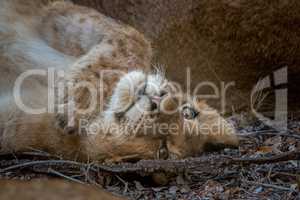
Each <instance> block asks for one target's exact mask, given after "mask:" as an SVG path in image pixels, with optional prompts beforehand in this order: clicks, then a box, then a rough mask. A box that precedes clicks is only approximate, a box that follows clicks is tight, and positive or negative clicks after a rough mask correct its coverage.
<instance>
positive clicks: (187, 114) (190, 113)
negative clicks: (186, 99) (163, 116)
mask: <svg viewBox="0 0 300 200" xmlns="http://www.w3.org/2000/svg"><path fill="white" fill-rule="evenodd" d="M198 114H199V113H198V112H197V111H196V110H195V109H193V108H190V107H184V108H183V109H182V116H183V118H185V119H195V118H196V117H197V115H198Z"/></svg>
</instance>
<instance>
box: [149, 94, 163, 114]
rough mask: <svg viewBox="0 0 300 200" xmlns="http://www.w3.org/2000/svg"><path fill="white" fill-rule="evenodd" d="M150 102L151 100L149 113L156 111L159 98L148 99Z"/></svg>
mask: <svg viewBox="0 0 300 200" xmlns="http://www.w3.org/2000/svg"><path fill="white" fill-rule="evenodd" d="M150 100H151V107H150V109H151V111H155V110H157V109H158V108H159V104H160V102H161V97H159V96H153V97H151V98H150Z"/></svg>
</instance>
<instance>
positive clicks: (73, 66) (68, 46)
mask: <svg viewBox="0 0 300 200" xmlns="http://www.w3.org/2000/svg"><path fill="white" fill-rule="evenodd" d="M33 2H34V1H33ZM1 5H2V8H3V9H1V8H0V14H1V16H2V17H3V18H2V19H4V18H7V19H10V20H11V21H10V24H8V23H7V21H6V20H3V21H2V20H0V36H1V37H0V46H1V48H0V61H1V62H0V64H1V72H2V73H4V76H3V77H4V78H3V79H2V80H0V81H1V85H0V91H1V99H0V100H1V108H0V123H1V124H0V131H1V132H0V147H1V148H0V151H1V152H11V151H28V150H42V151H47V152H50V153H53V154H58V155H62V156H63V157H64V158H68V159H79V160H84V161H86V160H90V161H109V162H115V161H124V160H132V159H133V160H138V159H154V158H157V157H158V158H161V156H160V155H157V153H158V152H160V150H161V149H164V148H166V149H167V150H168V151H170V153H171V154H174V155H176V156H177V157H186V156H193V155H196V154H198V153H200V152H202V150H203V148H202V147H203V145H204V144H205V143H208V142H215V141H214V140H216V142H217V143H218V142H220V143H225V144H233V145H236V144H237V139H236V136H235V135H234V131H233V129H232V128H228V129H225V130H217V131H216V132H217V133H222V134H223V133H230V134H231V137H229V138H227V137H223V136H222V135H221V136H218V135H216V136H213V134H209V135H208V136H203V134H202V133H201V132H197V133H196V134H197V136H195V137H194V136H192V137H187V136H186V135H183V134H182V133H181V132H180V130H178V132H177V134H175V135H172V134H170V133H167V137H164V136H161V135H158V136H155V135H154V133H156V129H154V130H149V131H148V130H147V131H145V132H144V129H143V128H144V126H146V125H147V124H149V123H150V125H153V123H154V122H159V123H167V124H170V122H175V123H176V124H178V125H179V126H180V127H181V128H183V125H184V124H190V125H192V126H198V125H199V124H202V123H203V122H205V123H206V124H207V125H208V126H211V125H212V124H213V122H215V121H219V120H220V121H221V122H222V123H225V124H226V122H225V120H224V119H223V118H222V117H221V116H220V115H219V114H218V113H217V112H216V111H214V112H213V114H210V115H205V114H204V115H199V116H200V118H197V119H195V120H193V121H189V122H186V121H185V120H183V119H182V118H181V117H180V115H178V113H177V114H173V115H171V116H169V115H165V114H164V113H150V114H149V111H150V110H151V104H152V103H153V102H152V101H151V97H154V96H159V95H160V93H161V91H162V90H163V89H164V85H165V80H164V78H163V76H161V75H160V74H154V75H153V74H150V75H149V74H147V73H145V72H144V71H148V70H149V68H150V61H151V56H152V52H151V46H150V44H149V42H148V41H147V40H146V39H145V38H144V36H143V35H142V34H140V33H139V32H137V31H136V30H134V29H133V28H131V27H129V26H126V25H124V24H121V23H119V22H116V21H115V20H113V19H111V18H108V17H106V16H104V15H102V14H100V13H98V12H96V11H94V10H93V9H88V8H85V7H80V6H75V5H73V4H71V3H66V2H55V3H53V4H50V5H48V6H44V7H43V6H42V7H37V8H36V9H37V10H36V12H30V13H29V14H28V12H25V11H24V12H22V10H24V9H25V10H26V9H34V7H26V4H22V3H19V4H10V2H9V1H3V2H2V3H0V7H1ZM29 5H32V4H29ZM8 33H9V34H8ZM8 35H9V36H8ZM51 67H53V68H55V69H59V70H64V72H65V74H66V76H65V77H60V78H59V79H58V80H57V82H61V83H63V84H64V85H68V84H73V85H76V83H78V82H81V81H86V82H87V83H89V84H91V85H93V86H95V88H97V89H99V88H100V87H101V88H102V89H103V97H104V99H100V97H99V96H97V102H96V109H94V110H92V111H91V112H88V113H86V114H80V113H79V112H78V110H79V109H75V110H74V111H75V112H74V113H73V115H71V118H72V119H73V120H74V122H75V123H74V125H72V126H71V127H70V126H69V124H68V121H69V120H70V119H69V117H68V115H66V113H58V112H55V113H46V114H36V115H32V114H31V115H29V114H26V113H24V112H22V111H21V110H20V109H18V108H17V107H16V105H15V104H14V102H13V100H14V99H13V97H12V94H11V91H12V88H13V85H14V81H15V79H16V78H17V77H18V75H19V74H21V73H22V72H24V71H26V70H28V69H48V68H51ZM103 70H119V71H122V72H124V74H114V73H112V72H109V73H108V74H105V76H104V77H102V78H103V83H102V85H100V86H99V85H98V84H99V79H100V78H101V72H102V71H103ZM133 70H140V71H134V72H130V71H133ZM128 79H129V80H131V82H132V84H133V86H134V90H138V87H139V86H141V85H143V84H146V85H147V84H148V82H149V85H151V86H153V85H154V86H155V87H154V88H152V87H146V89H145V91H144V93H143V94H142V95H140V96H137V95H136V94H137V93H138V91H135V92H134V96H129V95H132V94H130V93H128V90H129V87H124V85H126V81H125V82H124V80H128ZM46 81H47V80H46V79H45V78H41V77H31V78H30V79H29V80H26V82H25V85H24V88H23V91H22V92H23V93H24V94H23V95H22V98H23V100H24V101H25V102H26V103H27V104H29V105H32V106H34V107H39V106H45V105H47V101H48V99H47V96H48V94H47V92H48V91H47V83H46ZM57 101H58V102H56V104H55V106H57V108H62V109H63V110H65V109H66V108H68V107H69V106H70V105H72V104H74V105H75V106H76V108H80V109H85V108H87V107H88V106H89V105H90V101H91V95H90V93H89V92H88V91H87V90H86V89H85V88H78V89H75V87H71V90H70V92H69V93H67V94H63V95H57ZM123 103H124V105H126V104H128V103H131V104H132V106H129V107H128V108H126V106H120V105H123ZM138 106H141V108H142V109H138ZM193 106H195V105H194V104H193ZM123 107H125V111H123V110H121V111H122V112H119V109H121V108H123ZM206 108H208V107H207V106H206V104H204V106H203V105H202V106H200V107H199V108H198V107H197V108H196V109H197V110H199V112H202V111H203V110H205V109H206ZM102 109H104V110H102ZM126 109H127V110H126ZM179 113H180V112H179ZM159 114H161V116H159ZM81 119H86V120H87V121H88V122H89V124H101V123H104V124H105V126H107V127H108V128H109V129H108V130H109V132H108V133H105V134H104V130H103V129H100V130H98V131H97V133H96V134H88V133H85V134H83V135H81V134H78V129H79V122H80V120H81ZM113 126H117V127H118V128H120V130H121V131H119V130H118V131H115V130H112V129H111V127H113ZM128 126H129V127H130V129H129V130H126V129H125V128H126V127H128ZM107 127H105V128H107ZM181 130H182V129H181ZM120 132H121V133H120ZM120 136H121V137H120ZM193 138H194V139H193ZM164 140H167V142H166V145H165V142H162V141H164ZM162 157H163V158H167V156H162Z"/></svg>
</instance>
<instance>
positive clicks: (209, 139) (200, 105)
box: [159, 96, 239, 158]
mask: <svg viewBox="0 0 300 200" xmlns="http://www.w3.org/2000/svg"><path fill="white" fill-rule="evenodd" d="M184 106H188V107H189V108H192V109H194V110H195V111H197V112H198V113H199V114H198V115H197V116H196V117H195V118H193V119H185V118H184V117H183V110H182V109H183V107H184ZM161 107H162V108H163V109H165V110H167V111H176V112H173V113H171V114H162V115H161V116H160V119H159V120H160V122H161V123H163V122H167V123H169V124H170V123H175V124H177V125H178V126H177V128H174V129H172V131H170V133H169V135H167V139H166V145H167V148H168V150H169V153H170V157H175V158H186V157H190V156H197V155H199V154H200V153H201V152H203V151H204V148H205V146H206V145H208V144H213V145H216V146H218V145H221V146H228V147H236V146H238V144H239V139H238V137H237V135H236V131H235V129H234V127H233V126H232V125H231V124H230V123H229V122H227V121H226V120H225V119H224V118H223V117H222V116H220V114H219V113H218V112H217V111H216V110H214V109H212V108H211V107H210V106H208V105H207V104H206V102H205V101H201V100H197V99H191V98H186V97H185V96H176V97H173V96H170V97H167V98H166V99H165V100H164V101H163V102H162V105H161Z"/></svg>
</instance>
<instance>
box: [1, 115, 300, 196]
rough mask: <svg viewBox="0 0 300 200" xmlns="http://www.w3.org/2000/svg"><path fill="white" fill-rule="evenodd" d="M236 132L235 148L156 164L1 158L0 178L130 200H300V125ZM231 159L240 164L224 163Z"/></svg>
mask: <svg viewBox="0 0 300 200" xmlns="http://www.w3.org/2000/svg"><path fill="white" fill-rule="evenodd" d="M231 120H234V119H231ZM237 128H238V129H239V135H240V138H241V145H240V146H239V148H238V149H224V150H221V151H219V152H207V153H203V154H201V155H199V157H198V158H190V159H186V160H182V161H171V160H166V161H157V162H158V163H156V164H152V162H153V161H140V162H139V163H140V165H139V163H137V164H133V163H120V164H119V165H101V164H95V163H76V162H73V161H66V160H62V159H60V158H57V157H53V156H50V155H47V154H46V153H43V152H28V153H24V154H20V155H0V158H1V159H0V160H1V161H0V178H1V179H14V180H15V179H18V180H19V179H20V180H24V181H28V180H32V179H42V180H43V179H52V178H60V179H64V180H66V181H74V182H79V183H82V184H91V185H95V186H97V187H99V188H105V189H106V190H107V191H110V192H112V193H115V194H118V195H121V196H126V197H128V198H129V199H187V200H189V199H191V200H196V199H199V200H200V199H201V200H202V199H278V200H281V199H299V198H300V194H299V184H300V176H299V173H300V162H299V159H300V122H299V121H298V122H295V121H293V122H290V124H289V131H288V132H285V133H282V132H281V133H279V132H277V131H276V130H273V129H271V128H269V127H267V126H264V125H263V124H261V123H259V122H256V123H255V124H251V125H248V126H246V127H237ZM291 152H292V153H291ZM234 158H237V159H239V160H242V161H241V162H240V161H239V162H234V163H231V162H229V161H230V159H234ZM194 159H196V161H195V160H194ZM197 159H198V160H197ZM222 159H225V161H221V160H222ZM226 159H229V161H228V160H226ZM249 160H250V161H249ZM246 161H247V162H246Z"/></svg>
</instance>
